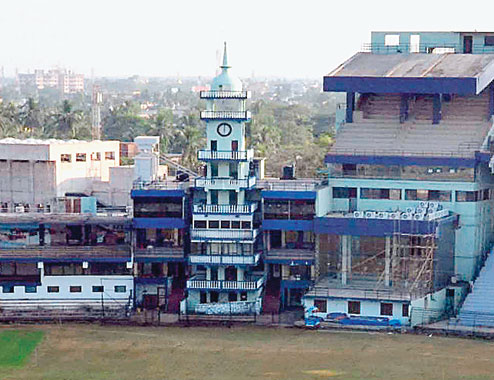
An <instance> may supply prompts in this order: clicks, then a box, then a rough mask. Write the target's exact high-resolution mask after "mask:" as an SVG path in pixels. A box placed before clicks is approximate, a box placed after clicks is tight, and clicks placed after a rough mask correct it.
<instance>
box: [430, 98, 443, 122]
mask: <svg viewBox="0 0 494 380" xmlns="http://www.w3.org/2000/svg"><path fill="white" fill-rule="evenodd" d="M440 121H441V94H434V98H433V99H432V124H439V122H440Z"/></svg>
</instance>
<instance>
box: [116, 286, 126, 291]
mask: <svg viewBox="0 0 494 380" xmlns="http://www.w3.org/2000/svg"><path fill="white" fill-rule="evenodd" d="M126 291H127V287H126V286H125V285H115V293H125V292H126Z"/></svg>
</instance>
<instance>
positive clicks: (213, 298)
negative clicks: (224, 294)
mask: <svg viewBox="0 0 494 380" xmlns="http://www.w3.org/2000/svg"><path fill="white" fill-rule="evenodd" d="M209 296H210V297H211V302H218V301H219V299H220V294H219V293H218V292H211V293H209Z"/></svg>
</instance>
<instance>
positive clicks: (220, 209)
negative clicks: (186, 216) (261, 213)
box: [194, 203, 258, 214]
mask: <svg viewBox="0 0 494 380" xmlns="http://www.w3.org/2000/svg"><path fill="white" fill-rule="evenodd" d="M257 208H258V203H248V204H243V205H194V213H196V214H252V213H253V212H254V211H256V210H257Z"/></svg>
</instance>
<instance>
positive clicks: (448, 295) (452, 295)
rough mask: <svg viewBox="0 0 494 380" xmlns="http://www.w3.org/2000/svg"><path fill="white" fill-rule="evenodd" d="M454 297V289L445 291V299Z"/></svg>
mask: <svg viewBox="0 0 494 380" xmlns="http://www.w3.org/2000/svg"><path fill="white" fill-rule="evenodd" d="M454 296H455V290H454V289H446V297H452V298H454Z"/></svg>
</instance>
